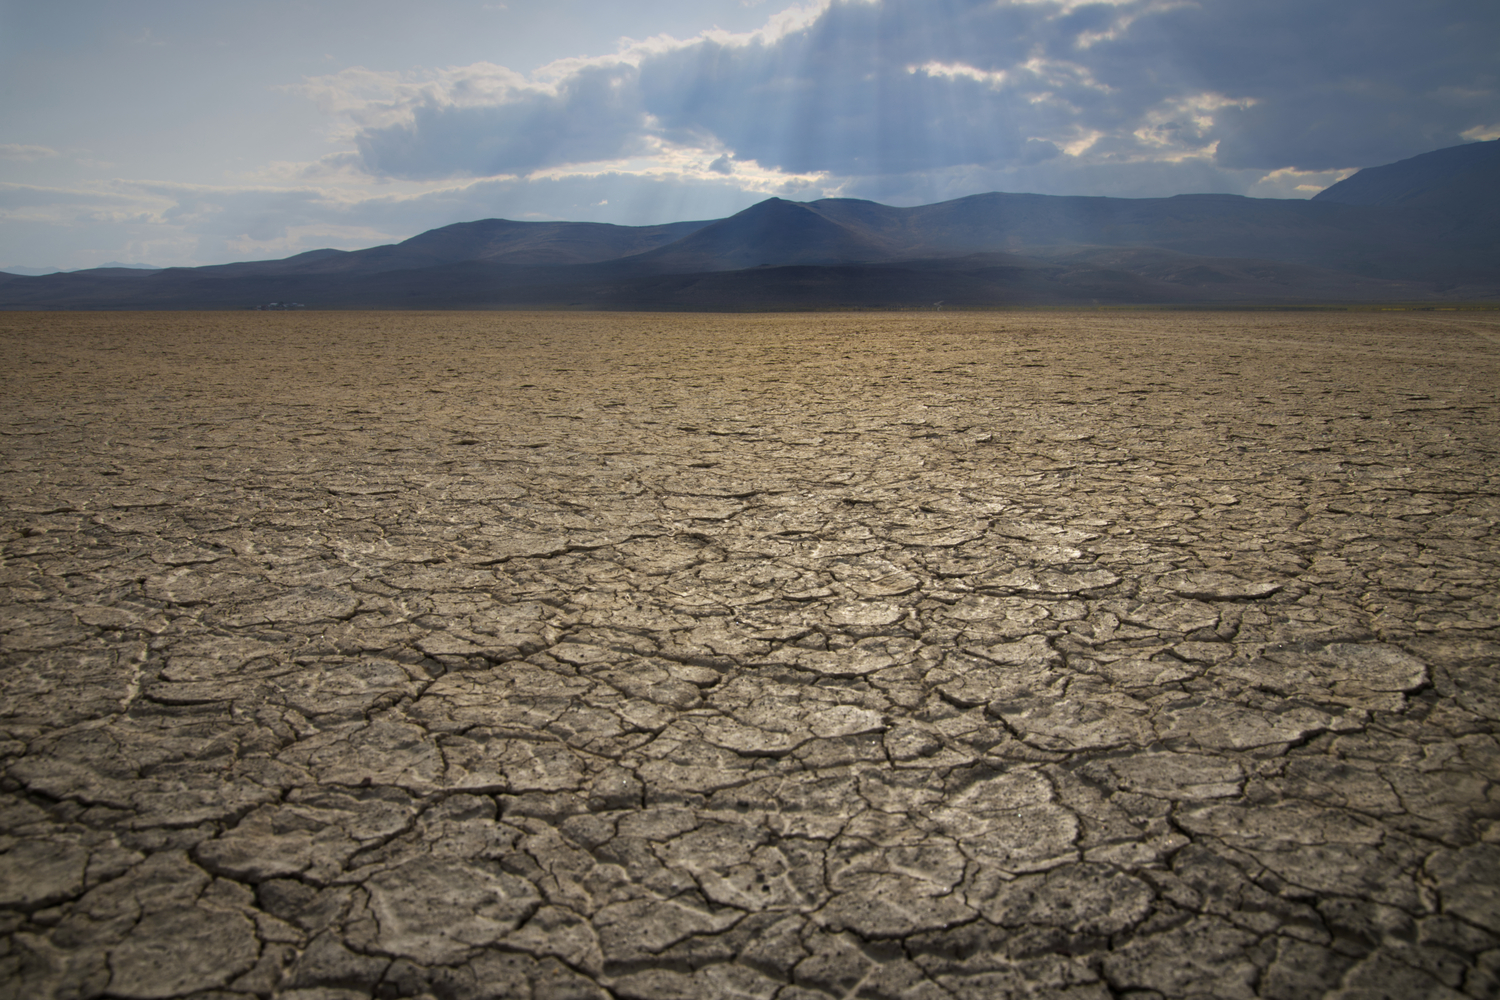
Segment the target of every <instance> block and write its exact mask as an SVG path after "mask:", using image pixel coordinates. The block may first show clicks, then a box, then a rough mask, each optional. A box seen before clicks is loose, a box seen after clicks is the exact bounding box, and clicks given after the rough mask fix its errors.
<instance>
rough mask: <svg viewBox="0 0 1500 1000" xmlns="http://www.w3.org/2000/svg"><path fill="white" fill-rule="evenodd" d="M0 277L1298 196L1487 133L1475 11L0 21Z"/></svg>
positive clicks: (624, 9)
mask: <svg viewBox="0 0 1500 1000" xmlns="http://www.w3.org/2000/svg"><path fill="white" fill-rule="evenodd" d="M0 96H3V100H0V267H6V266H27V267H49V266H50V267H59V268H64V269H73V268H83V267H93V266H98V265H100V264H104V263H106V262H123V263H144V264H152V265H157V266H179V265H199V264H213V263H223V262H226V261H232V260H260V259H270V258H277V257H285V256H289V255H291V254H295V253H301V252H303V251H306V250H312V249H317V248H321V247H337V248H340V249H358V248H361V247H368V246H374V245H378V244H382V243H391V242H396V241H399V240H402V239H405V238H407V237H410V236H413V235H416V234H417V233H420V232H423V231H425V230H428V229H432V228H435V227H437V226H443V225H447V224H450V223H453V222H464V221H470V220H474V219H482V218H497V217H498V218H508V219H519V220H555V219H567V220H576V221H594V222H611V223H616V224H621V225H648V224H654V223H662V222H673V221H681V220H686V219H713V218H722V217H724V216H727V215H731V214H733V213H734V212H737V211H740V210H741V209H744V208H747V207H749V206H750V205H752V204H755V203H756V202H758V201H761V200H763V199H765V198H769V197H782V198H789V199H793V200H797V201H811V200H815V199H818V198H825V197H844V198H868V199H871V200H874V201H880V202H883V203H885V204H889V205H919V204H928V203H931V202H937V201H944V200H947V199H950V198H958V197H963V196H965V195H970V194H976V193H980V192H985V191H1013V192H1035V193H1041V194H1070V195H1108V196H1114V197H1165V196H1170V195H1175V194H1186V193H1200V192H1218V193H1229V194H1240V195H1248V196H1251V197H1258V198H1305V197H1310V196H1311V195H1313V194H1315V193H1317V192H1318V191H1319V190H1321V189H1323V188H1324V187H1326V186H1328V185H1329V184H1332V183H1334V182H1336V181H1338V180H1340V179H1341V178H1343V177H1345V176H1348V175H1349V174H1350V173H1352V172H1353V171H1355V170H1357V169H1358V168H1360V167H1365V166H1375V165H1379V164H1382V163H1389V162H1393V161H1395V160H1399V159H1403V158H1405V157H1409V156H1414V155H1416V154H1419V153H1423V152H1427V151H1429V150H1433V149H1440V148H1443V147H1445V146H1452V145H1456V144H1459V143H1462V142H1472V141H1478V140H1486V139H1494V138H1500V3H1495V2H1494V0H1101V2H1084V0H804V2H799V3H791V4H788V3H787V0H652V2H645V0H506V2H482V0H421V2H416V0H242V2H239V3H234V4H230V3H224V2H221V0H0Z"/></svg>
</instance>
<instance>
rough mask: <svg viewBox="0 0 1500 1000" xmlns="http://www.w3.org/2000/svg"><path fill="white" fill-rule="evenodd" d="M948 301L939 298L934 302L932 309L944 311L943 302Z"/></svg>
mask: <svg viewBox="0 0 1500 1000" xmlns="http://www.w3.org/2000/svg"><path fill="white" fill-rule="evenodd" d="M947 301H948V300H947V299H938V300H937V301H936V302H934V303H933V304H932V311H933V312H942V311H943V303H944V302H947Z"/></svg>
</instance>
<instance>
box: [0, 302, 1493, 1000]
mask: <svg viewBox="0 0 1500 1000" xmlns="http://www.w3.org/2000/svg"><path fill="white" fill-rule="evenodd" d="M0 393H3V398H4V400H5V402H4V405H3V407H0V505H3V511H0V546H3V547H0V552H3V561H0V605H3V607H0V774H3V781H0V831H3V832H0V849H3V851H4V853H3V855H0V932H3V935H4V936H3V939H0V996H5V997H18V998H19V997H24V998H27V1000H33V998H44V997H59V998H61V997H67V998H87V997H141V998H146V997H156V998H168V997H188V996H193V997H202V998H209V997H212V998H223V1000H228V998H230V997H249V996H257V997H271V996H275V997H283V998H286V1000H294V998H295V1000H340V998H349V997H366V996H372V995H373V996H380V997H411V996H428V995H430V996H433V997H438V998H480V997H534V998H579V1000H581V998H602V997H622V998H623V997H639V998H649V1000H663V998H675V997H683V998H694V1000H698V998H709V1000H713V998H720V997H746V998H749V997H755V998H769V997H775V998H779V1000H813V998H821V1000H826V998H828V997H830V996H833V997H869V998H891V1000H894V998H911V1000H918V998H920V1000H936V998H973V1000H998V998H1008V997H1038V998H1063V997H1067V998H1070V1000H1104V998H1111V997H1114V998H1123V997H1132V998H1141V1000H1144V998H1155V997H1167V998H1179V997H1213V998H1218V1000H1231V998H1239V997H1265V998H1276V1000H1295V998H1303V997H1321V996H1325V995H1332V996H1342V997H1348V998H1354V997H1360V998H1373V997H1399V998H1402V1000H1406V998H1418V997H1420V998H1443V997H1460V996H1468V997H1476V998H1478V997H1494V996H1496V995H1497V993H1500V791H1497V784H1496V783H1497V781H1500V744H1497V741H1496V735H1497V720H1500V676H1497V661H1500V530H1497V525H1500V314H1495V313H1421V314H1415V313H1348V314H1265V313H1259V314H1258V313H1242V314H1223V313H1221V314H1210V313H1196V314H1195V313H1179V314H1146V313H1132V312H1100V313H1093V312H1038V313H1019V312H1018V313H989V314H955V315H950V314H920V315H918V314H907V315H890V314H885V315H874V314H870V315H855V314H844V315H767V316H741V317H722V316H680V315H674V316H662V315H644V314H637V315H598V314H506V313H486V314H456V313H449V314H392V313H382V314H374V313H367V314H319V313H291V314H264V313H262V314H51V315H39V314H0Z"/></svg>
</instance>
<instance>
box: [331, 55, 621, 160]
mask: <svg viewBox="0 0 1500 1000" xmlns="http://www.w3.org/2000/svg"><path fill="white" fill-rule="evenodd" d="M636 75H637V72H636V70H635V68H634V67H632V66H628V65H615V66H587V67H584V68H583V69H581V70H580V71H578V72H576V73H574V74H572V75H570V76H569V77H567V78H566V79H564V80H563V81H562V82H561V83H560V84H559V85H558V86H557V88H556V90H555V91H547V90H520V91H518V92H513V93H511V94H508V95H507V99H506V100H504V101H503V102H502V103H493V104H453V103H443V102H442V101H440V100H436V99H433V98H431V97H428V98H425V99H424V100H422V101H421V102H419V103H416V104H415V105H414V106H413V107H412V109H411V114H412V120H411V121H410V122H408V123H404V124H402V125H399V126H394V127H386V128H375V129H366V130H364V131H362V132H360V133H359V135H358V136H357V137H356V144H357V146H358V148H359V152H360V156H361V158H362V159H363V162H364V164H365V165H366V167H367V168H368V169H370V170H371V171H372V172H374V173H377V174H386V175H389V176H395V177H406V178H433V177H447V176H455V175H471V176H484V175H494V174H507V173H517V172H525V171H530V170H535V169H537V168H538V167H545V166H548V165H550V164H554V163H576V162H588V161H592V160H602V159H608V158H610V157H614V156H618V155H621V154H622V153H625V152H629V151H630V150H632V149H633V148H636V147H638V146H639V145H640V141H641V137H642V135H643V133H644V130H645V113H644V111H643V110H642V108H641V105H640V101H639V99H638V96H637V94H636V87H635V77H636Z"/></svg>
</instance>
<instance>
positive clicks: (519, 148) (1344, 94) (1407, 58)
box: [357, 0, 1500, 178]
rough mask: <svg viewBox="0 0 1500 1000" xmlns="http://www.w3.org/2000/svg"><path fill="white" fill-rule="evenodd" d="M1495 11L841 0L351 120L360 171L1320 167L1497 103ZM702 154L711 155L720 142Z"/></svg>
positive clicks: (1336, 2)
mask: <svg viewBox="0 0 1500 1000" xmlns="http://www.w3.org/2000/svg"><path fill="white" fill-rule="evenodd" d="M1497 38H1500V6H1497V5H1495V4H1493V3H1490V2H1482V3H1481V2H1456V0H1449V2H1443V0H1438V2H1431V3H1423V4H1411V3H1410V2H1409V0H1364V2H1359V3H1355V2H1350V0H1333V2H1325V3H1308V2H1307V0H1301V2H1296V3H1293V2H1287V0H1269V2H1267V0H1257V2H1256V3H1244V2H1241V0H1203V2H1200V3H1178V2H1170V0H1167V2H1163V0H1144V2H1128V3H1119V4H1108V3H1098V4H1058V3H1048V2H1036V3H1005V2H1002V3H994V2H983V3H979V2H968V0H936V2H934V0H885V2H880V3H865V2H851V3H835V4H833V5H832V6H831V7H829V8H828V9H827V10H826V11H824V12H823V13H822V15H821V16H819V17H817V18H816V20H814V21H813V22H812V23H811V24H810V25H808V26H807V27H805V28H804V29H802V30H796V31H791V32H789V33H786V34H784V35H781V36H780V37H773V38H769V39H760V40H752V41H748V42H747V41H745V40H743V39H741V40H726V39H723V38H715V37H705V38H701V39H698V40H695V41H691V42H687V43H678V44H671V45H659V46H657V47H655V48H652V49H642V50H638V51H636V52H634V53H630V54H627V55H626V56H625V57H622V59H621V60H618V61H609V60H603V61H595V62H592V63H581V64H580V65H579V66H578V67H577V68H576V69H573V70H571V71H568V72H566V73H565V74H564V75H563V76H562V77H561V78H560V79H558V80H556V81H555V82H553V83H552V84H551V85H549V86H545V87H543V86H540V85H535V86H522V87H516V88H511V89H508V90H505V91H504V92H503V93H502V94H500V95H499V96H497V97H496V98H495V99H494V100H493V101H491V102H489V103H474V102H472V101H470V102H467V103H464V102H461V101H459V100H458V99H457V98H455V97H453V95H452V93H451V92H449V91H444V90H441V89H438V90H435V91H429V92H425V93H424V95H423V96H422V97H421V98H420V99H418V100H414V101H412V102H409V103H408V105H406V106H405V107H404V109H402V110H403V114H402V116H401V117H400V118H399V119H398V120H395V121H392V122H388V123H385V124H381V125H378V126H373V125H372V126H369V127H366V128H363V129H362V130H360V132H359V134H358V136H357V144H358V148H359V150H360V154H361V156H362V162H363V164H364V166H365V168H366V169H367V170H369V171H370V172H372V173H375V174H378V175H384V176H393V177H406V178H433V177H442V176H461V175H469V176H475V175H478V176H484V175H495V174H503V173H525V172H528V171H532V170H536V169H538V168H543V167H548V166H552V165H557V164H566V163H580V162H589V161H599V160H609V159H617V158H620V157H625V156H631V155H638V154H640V153H641V152H643V151H645V150H647V149H649V148H650V147H651V144H652V143H660V142H666V143H671V144H677V145H679V146H687V147H695V148H702V149H705V150H712V151H714V155H715V156H717V155H719V154H722V153H726V152H727V153H729V154H732V157H733V158H734V159H735V160H741V161H750V160H753V161H757V162H758V163H759V164H760V165H761V166H762V167H772V168H777V169H780V170H783V171H787V172H793V173H813V172H826V173H828V174H832V175H835V176H840V177H849V178H861V177H863V178H879V177H888V178H894V177H896V176H899V175H909V174H920V173H924V172H931V171H945V170H953V169H955V168H963V167H973V166H977V167H985V168H989V169H1010V168H1018V169H1019V168H1025V167H1038V166H1044V165H1045V164H1046V163H1047V162H1048V161H1049V160H1052V161H1056V165H1057V166H1058V168H1059V169H1068V168H1069V167H1071V166H1077V165H1081V164H1084V163H1093V164H1100V163H1114V164H1118V165H1122V166H1124V165H1135V166H1137V167H1138V166H1139V165H1141V164H1150V163H1181V162H1183V161H1184V160H1188V159H1196V160H1199V161H1205V162H1212V163H1214V164H1215V165H1216V166H1217V167H1220V168H1227V169H1255V170H1263V171H1269V170H1277V169H1282V168H1293V169H1297V170H1331V169H1339V168H1346V167H1354V166H1362V165H1369V164H1373V163H1381V162H1387V161H1389V160H1392V159H1397V158H1400V157H1403V156H1410V155H1414V154H1416V153H1419V152H1423V151H1425V150H1428V149H1432V148H1436V147H1439V146H1444V145H1451V144H1454V143H1457V142H1460V141H1463V133H1464V132H1465V131H1472V130H1475V129H1482V128H1485V127H1492V126H1494V125H1495V124H1496V123H1497V122H1500V99H1497V90H1500V70H1497V66H1500V58H1497V56H1496V46H1495V44H1494V43H1495V40H1496V39H1497ZM717 162H718V163H719V164H720V167H719V169H721V170H722V168H723V167H724V166H727V165H728V163H729V160H719V161H717Z"/></svg>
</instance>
